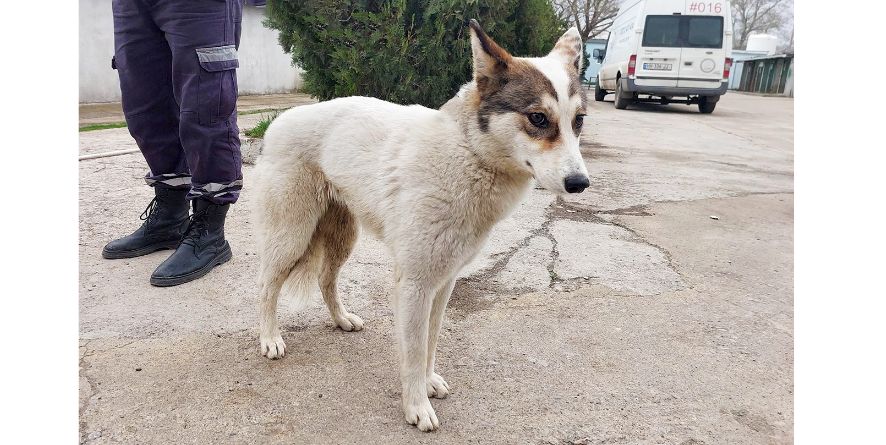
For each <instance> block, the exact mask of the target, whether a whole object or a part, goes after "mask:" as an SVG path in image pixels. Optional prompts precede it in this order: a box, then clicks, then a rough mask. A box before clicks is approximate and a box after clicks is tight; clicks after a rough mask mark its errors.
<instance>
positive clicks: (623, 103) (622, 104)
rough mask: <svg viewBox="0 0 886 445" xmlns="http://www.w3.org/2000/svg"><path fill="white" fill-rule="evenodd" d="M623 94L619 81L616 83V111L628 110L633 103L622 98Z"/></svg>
mask: <svg viewBox="0 0 886 445" xmlns="http://www.w3.org/2000/svg"><path fill="white" fill-rule="evenodd" d="M622 94H623V93H622V92H621V79H618V80H617V81H616V83H615V109H616V110H624V109H626V108H628V104H630V103H631V100H630V99H625V98H624V96H622Z"/></svg>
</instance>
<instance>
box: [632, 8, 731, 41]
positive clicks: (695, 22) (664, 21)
mask: <svg viewBox="0 0 886 445" xmlns="http://www.w3.org/2000/svg"><path fill="white" fill-rule="evenodd" d="M643 46H647V47H666V48H680V47H682V48H722V47H723V17H720V16H698V15H696V16H685V15H650V16H647V17H646V26H645V27H644V28H643Z"/></svg>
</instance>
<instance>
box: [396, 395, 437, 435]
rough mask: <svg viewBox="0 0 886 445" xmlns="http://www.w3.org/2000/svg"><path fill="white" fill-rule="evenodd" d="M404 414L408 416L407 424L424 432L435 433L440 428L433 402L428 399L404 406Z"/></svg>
mask: <svg viewBox="0 0 886 445" xmlns="http://www.w3.org/2000/svg"><path fill="white" fill-rule="evenodd" d="M403 413H404V414H405V415H406V422H408V423H409V424H410V425H415V426H417V427H418V429H420V430H422V431H434V430H436V429H437V428H439V427H440V421H439V420H437V413H435V412H434V408H433V407H432V406H431V401H430V400H428V399H427V398H423V400H421V401H419V402H417V403H412V404H406V405H404V406H403Z"/></svg>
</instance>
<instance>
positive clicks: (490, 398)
mask: <svg viewBox="0 0 886 445" xmlns="http://www.w3.org/2000/svg"><path fill="white" fill-rule="evenodd" d="M249 100H250V101H251V102H250V103H251V104H253V105H254V107H255V108H254V109H256V110H260V109H264V108H275V106H273V104H272V105H271V106H267V107H265V106H263V105H262V104H261V99H260V98H251V99H249ZM305 102H310V100H308V99H306V98H304V97H300V96H293V97H291V98H285V97H284V98H280V97H276V98H275V99H274V100H273V103H274V104H280V103H305ZM793 111H794V110H793V100H792V99H787V98H776V97H759V96H752V95H743V94H735V93H730V94H727V95H726V96H725V97H724V98H723V99H722V101H721V102H720V103H719V105H718V108H717V110H716V111H715V112H714V114H712V115H701V114H698V112H697V108H695V107H691V108H690V107H687V106H685V105H669V106H657V105H643V106H637V107H635V108H633V109H629V110H625V111H619V110H615V109H614V108H613V106H612V103H611V102H605V103H598V102H591V104H590V111H589V113H588V117H587V118H586V120H585V132H584V136H583V145H582V151H583V154H584V156H585V160H586V162H587V165H588V170H589V172H590V173H591V187H590V188H589V189H588V190H587V191H585V193H582V194H580V195H576V196H569V197H566V198H565V199H557V198H555V196H553V195H551V194H550V193H549V192H546V191H544V190H533V191H532V192H531V194H530V195H529V197H528V198H527V200H526V201H525V202H524V203H523V204H522V205H521V206H520V208H519V209H518V210H517V211H516V212H515V213H514V214H513V215H512V216H510V217H509V218H508V219H507V220H505V221H502V222H501V223H500V224H499V225H498V226H497V227H496V228H495V229H494V230H493V232H492V235H491V236H490V241H489V243H488V245H487V246H486V248H485V249H484V251H483V254H482V255H480V257H479V258H478V259H477V261H476V262H475V263H474V264H472V265H471V266H470V267H468V268H467V269H466V270H465V271H464V272H463V274H462V278H461V279H460V280H459V282H458V284H457V286H456V289H455V292H454V294H453V298H452V301H451V303H450V308H449V310H448V315H447V320H446V323H445V326H444V332H443V335H442V338H441V341H440V346H439V350H438V355H437V357H438V359H437V361H438V372H439V373H440V374H441V375H443V376H444V377H445V378H446V380H447V381H448V382H449V384H450V385H451V387H452V394H451V395H450V396H449V398H448V399H445V400H432V404H433V405H434V408H435V409H436V411H437V415H438V416H439V418H440V420H441V429H440V430H438V431H436V432H433V433H421V432H419V431H418V430H416V429H415V428H414V427H412V426H410V425H407V424H406V422H405V421H404V420H403V416H402V414H401V410H400V406H399V404H400V402H399V383H398V379H397V365H396V351H395V349H394V343H393V335H392V313H391V309H390V307H389V305H388V295H389V294H390V291H391V280H392V272H391V264H390V260H389V258H388V257H387V254H386V253H385V252H384V250H383V249H382V248H381V245H380V244H379V243H378V242H377V241H375V240H373V239H371V238H364V239H361V241H360V243H359V244H358V246H357V248H356V250H355V252H354V254H353V256H352V258H351V259H350V260H349V262H348V264H347V265H345V267H344V270H343V275H342V277H341V280H340V290H341V293H342V295H343V297H344V300H345V302H346V304H347V305H348V307H349V308H350V309H351V310H352V311H353V312H354V313H356V314H358V315H360V316H361V317H362V318H363V320H364V321H365V322H366V327H365V329H364V330H363V331H361V332H356V333H348V332H342V331H340V330H336V329H333V325H332V322H331V321H330V320H329V319H328V315H327V314H326V312H325V308H324V307H323V306H322V303H321V302H320V301H319V300H318V301H316V302H315V304H314V305H313V306H312V307H310V308H309V309H307V310H305V311H302V312H298V313H297V312H294V311H292V310H291V309H288V308H287V306H286V303H285V302H284V303H283V305H282V306H281V312H280V316H281V322H282V326H283V330H284V334H283V336H284V338H285V340H286V343H287V347H288V349H287V355H286V357H285V358H284V359H283V360H278V361H270V360H267V359H265V358H263V357H261V356H260V354H259V349H258V334H257V329H256V327H257V313H258V310H257V309H258V308H257V306H258V305H257V287H256V283H255V276H256V269H257V257H256V255H255V247H254V245H253V240H252V236H253V235H252V233H251V227H250V226H251V215H250V213H249V207H248V204H249V201H250V200H251V199H252V196H251V194H250V190H249V182H250V181H249V180H250V176H251V175H252V169H251V167H246V169H245V171H244V176H245V188H244V191H243V195H242V198H241V202H240V203H238V204H237V205H235V206H233V207H232V209H231V212H230V218H229V221H228V224H227V233H228V237H229V240H230V242H231V245H232V248H233V250H234V259H233V260H232V261H230V262H228V263H227V264H225V265H223V266H221V267H219V268H217V269H216V270H215V271H214V272H212V274H211V275H210V276H208V277H207V278H206V279H202V280H199V281H197V282H193V283H189V284H186V285H182V286H178V287H173V288H154V287H151V286H150V285H149V284H148V277H149V275H150V273H151V271H152V270H153V269H154V268H155V267H156V266H157V265H158V264H159V263H160V262H161V261H163V259H165V258H166V256H167V255H168V254H169V252H168V251H167V252H157V253H154V254H151V255H148V256H145V257H141V258H135V259H130V260H114V261H111V260H104V259H102V258H101V253H100V252H101V248H102V246H103V245H104V244H105V243H106V242H107V241H109V240H111V239H113V238H115V237H117V236H120V235H123V234H125V233H128V232H129V231H131V230H132V229H134V228H135V227H137V226H138V224H139V223H140V221H139V220H138V216H139V214H140V213H141V211H142V210H143V208H144V206H145V205H146V204H147V203H148V201H149V200H150V198H151V196H152V192H151V190H150V188H148V187H146V186H145V185H144V181H143V180H142V177H143V176H144V174H145V171H146V165H145V163H144V160H143V159H142V158H141V156H140V155H139V154H127V155H122V156H114V157H106V158H98V159H90V160H84V161H81V162H80V163H79V167H80V339H81V340H80V357H81V358H80V433H81V441H82V442H89V443H96V444H100V443H198V444H203V443H244V444H246V443H248V444H252V443H361V444H363V443H367V444H370V443H371V444H374V443H379V444H381V443H384V444H406V443H434V444H436V443H446V444H463V443H484V444H486V443H501V444H504V443H521V444H522V443H526V444H680V445H690V444H694V445H699V444H708V445H715V444H770V443H776V444H780V443H792V442H793V423H794V411H793V368H794V364H793V339H794V337H793V328H794V325H793V279H792V276H793V198H794V195H793ZM84 113H86V115H88V114H89V113H88V110H86V111H84ZM102 113H104V116H105V118H106V119H111V120H113V116H114V113H113V107H111V108H100V109H98V110H97V111H96V113H94V116H93V117H94V119H93V120H88V122H91V123H95V122H97V121H101V119H102V117H101V116H102ZM96 116H97V117H96ZM257 119H258V115H248V116H242V117H241V129H245V128H248V127H249V126H250V123H254V121H255V120H257ZM127 148H135V145H134V142H133V141H132V140H131V138H130V137H129V136H128V133H127V130H126V129H125V128H120V129H111V130H100V131H90V132H83V133H80V153H81V154H85V153H96V152H103V151H112V150H122V149H127ZM712 217H716V218H712Z"/></svg>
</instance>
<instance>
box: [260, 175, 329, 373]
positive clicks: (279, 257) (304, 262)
mask: <svg viewBox="0 0 886 445" xmlns="http://www.w3.org/2000/svg"><path fill="white" fill-rule="evenodd" d="M313 178H315V175H311V174H305V175H301V176H300V178H299V181H296V182H294V183H292V184H289V186H288V187H285V189H284V190H266V191H264V193H261V192H262V191H261V190H259V193H260V194H261V196H263V197H264V199H262V200H260V201H259V202H258V204H259V206H258V208H257V211H259V212H261V214H260V216H259V218H258V227H259V235H260V236H259V249H258V250H259V255H260V257H261V265H260V267H259V286H260V291H259V292H260V293H259V300H260V305H259V311H260V316H259V323H260V326H259V337H260V342H261V353H262V355H264V356H267V357H268V358H271V359H275V358H280V357H283V355H284V354H285V348H286V345H285V343H284V342H283V337H282V336H281V335H280V328H279V326H278V324H277V323H278V322H277V301H278V299H279V296H280V290H281V289H282V287H283V284H284V282H286V281H287V278H289V277H290V275H294V277H293V278H298V279H300V282H301V283H307V282H308V281H310V279H311V276H312V275H313V279H314V280H316V276H317V275H316V270H314V269H315V266H316V263H317V261H316V258H315V257H316V255H315V253H316V252H314V250H315V249H309V246H310V245H311V244H312V243H313V242H315V241H314V240H313V238H314V232H315V231H316V228H317V223H318V221H319V220H320V217H321V216H322V214H323V212H325V210H326V206H327V203H328V198H327V197H326V196H325V195H324V194H323V193H318V191H320V190H323V187H324V184H323V183H322V182H321V181H320V180H317V179H313ZM298 297H301V298H302V301H303V302H304V301H305V300H307V297H308V295H298Z"/></svg>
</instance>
